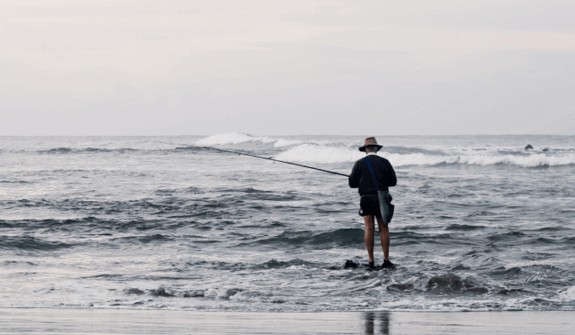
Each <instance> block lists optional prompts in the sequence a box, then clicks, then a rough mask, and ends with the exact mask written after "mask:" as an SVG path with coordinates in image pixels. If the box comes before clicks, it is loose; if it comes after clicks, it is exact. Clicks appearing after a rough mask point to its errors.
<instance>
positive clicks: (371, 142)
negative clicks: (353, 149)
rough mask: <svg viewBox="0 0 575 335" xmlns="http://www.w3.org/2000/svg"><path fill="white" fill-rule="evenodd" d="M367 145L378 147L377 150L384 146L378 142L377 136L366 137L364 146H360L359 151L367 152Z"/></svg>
mask: <svg viewBox="0 0 575 335" xmlns="http://www.w3.org/2000/svg"><path fill="white" fill-rule="evenodd" d="M366 147H377V150H379V149H381V148H383V145H379V144H377V140H376V139H375V137H366V138H365V141H363V146H361V147H359V151H363V152H365V148H366Z"/></svg>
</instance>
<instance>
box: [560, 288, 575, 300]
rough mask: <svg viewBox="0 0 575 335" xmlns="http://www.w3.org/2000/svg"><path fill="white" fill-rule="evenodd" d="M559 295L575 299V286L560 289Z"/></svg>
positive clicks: (564, 298)
mask: <svg viewBox="0 0 575 335" xmlns="http://www.w3.org/2000/svg"><path fill="white" fill-rule="evenodd" d="M559 297H560V298H561V299H563V300H575V286H571V287H569V288H567V289H565V290H562V291H560V292H559Z"/></svg>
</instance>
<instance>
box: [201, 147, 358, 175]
mask: <svg viewBox="0 0 575 335" xmlns="http://www.w3.org/2000/svg"><path fill="white" fill-rule="evenodd" d="M197 148H202V149H207V150H214V151H219V152H227V153H231V154H236V155H243V156H249V157H254V158H259V159H265V160H268V161H272V162H278V163H283V164H289V165H295V166H299V167H303V168H306V169H312V170H316V171H321V172H326V173H331V174H335V175H338V176H344V177H349V176H348V175H346V174H344V173H340V172H335V171H330V170H325V169H320V168H317V167H314V166H309V165H304V164H298V163H293V162H286V161H282V160H279V159H274V158H271V157H263V156H258V155H254V154H250V153H246V152H241V151H234V150H225V149H219V148H213V147H197Z"/></svg>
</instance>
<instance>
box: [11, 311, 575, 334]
mask: <svg viewBox="0 0 575 335" xmlns="http://www.w3.org/2000/svg"><path fill="white" fill-rule="evenodd" d="M0 325H1V326H0V334H366V335H367V334H386V335H390V334H466V335H474V334H496V333H497V334H571V333H572V332H573V330H574V329H575V312H445V313H443V312H334V313H235V312H192V311H169V310H126V309H118V310H115V309H42V308H37V309H21V308H14V309H0Z"/></svg>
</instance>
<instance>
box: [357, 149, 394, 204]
mask: <svg viewBox="0 0 575 335" xmlns="http://www.w3.org/2000/svg"><path fill="white" fill-rule="evenodd" d="M366 159H369V161H370V163H371V168H372V169H373V173H374V175H375V182H376V183H377V185H374V178H373V177H372V175H371V173H370V172H369V168H368V167H367V164H366V161H365V160H366ZM396 184H397V177H396V176H395V170H393V167H392V166H391V163H389V161H388V160H387V159H385V158H383V157H381V156H377V155H367V156H365V157H363V158H362V159H360V160H358V161H357V162H355V165H354V166H353V169H352V170H351V174H350V175H349V187H351V188H358V192H359V194H360V195H368V194H377V191H378V190H380V191H387V190H389V187H391V186H395V185H396Z"/></svg>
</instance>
